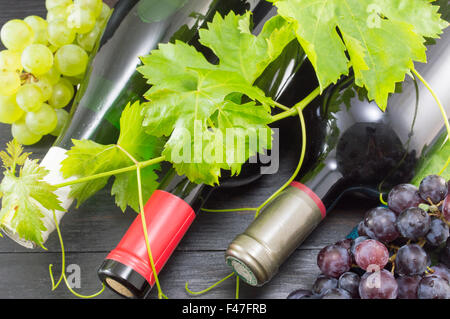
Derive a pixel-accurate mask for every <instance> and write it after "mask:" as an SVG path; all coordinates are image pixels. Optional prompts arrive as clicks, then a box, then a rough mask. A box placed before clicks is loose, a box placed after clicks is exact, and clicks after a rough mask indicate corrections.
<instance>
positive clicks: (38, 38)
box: [23, 16, 48, 45]
mask: <svg viewBox="0 0 450 319" xmlns="http://www.w3.org/2000/svg"><path fill="white" fill-rule="evenodd" d="M23 21H25V23H26V24H28V25H29V26H30V27H31V29H33V32H34V40H33V43H38V44H45V45H47V43H48V33H47V27H48V23H47V21H45V20H44V19H42V18H41V17H38V16H28V17H26V18H25V19H23Z"/></svg>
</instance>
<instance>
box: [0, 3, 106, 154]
mask: <svg viewBox="0 0 450 319" xmlns="http://www.w3.org/2000/svg"><path fill="white" fill-rule="evenodd" d="M45 5H46V8H47V11H48V12H47V18H46V20H44V19H43V18H41V17H38V16H34V15H33V16H29V17H26V18H25V19H23V20H19V19H14V20H10V21H8V22H7V23H5V24H4V25H3V27H2V28H1V31H0V39H1V41H2V43H3V45H4V46H5V47H6V50H3V51H0V122H2V123H7V124H12V126H11V131H12V135H13V137H14V138H15V139H16V140H17V141H18V142H19V143H21V144H24V145H31V144H35V143H37V142H39V141H40V140H41V138H42V137H43V136H44V135H47V134H51V135H55V136H57V135H59V133H60V131H61V130H62V128H63V126H64V124H65V122H66V121H67V119H68V117H69V114H68V112H67V111H66V110H64V108H65V107H66V106H67V105H68V104H69V102H70V101H71V100H72V98H73V95H74V92H75V88H74V86H77V85H78V84H79V83H80V82H81V80H82V79H83V77H84V73H85V71H86V67H87V64H88V60H89V53H90V52H91V51H92V50H93V49H94V47H95V44H96V42H97V40H98V38H99V36H100V34H101V31H102V29H103V26H104V25H105V22H106V20H107V18H108V17H109V14H110V8H109V7H108V6H107V5H106V4H104V3H103V1H102V0H46V2H45Z"/></svg>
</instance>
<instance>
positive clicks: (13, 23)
mask: <svg viewBox="0 0 450 319" xmlns="http://www.w3.org/2000/svg"><path fill="white" fill-rule="evenodd" d="M0 38H1V40H2V42H3V44H4V45H5V47H7V48H8V49H10V50H13V51H22V50H23V49H24V48H25V47H27V46H29V45H30V44H32V43H33V40H34V32H33V29H32V28H31V27H30V26H29V25H28V24H26V23H25V22H24V21H22V20H18V19H14V20H10V21H8V22H6V23H5V24H4V25H3V27H2V29H1V31H0Z"/></svg>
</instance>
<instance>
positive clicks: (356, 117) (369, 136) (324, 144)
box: [226, 32, 450, 286]
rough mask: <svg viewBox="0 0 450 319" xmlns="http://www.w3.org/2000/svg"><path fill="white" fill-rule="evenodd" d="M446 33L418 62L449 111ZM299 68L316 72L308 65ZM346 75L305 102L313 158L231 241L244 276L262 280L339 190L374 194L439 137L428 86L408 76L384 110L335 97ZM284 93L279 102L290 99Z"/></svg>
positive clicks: (397, 179)
mask: <svg viewBox="0 0 450 319" xmlns="http://www.w3.org/2000/svg"><path fill="white" fill-rule="evenodd" d="M449 39H450V32H447V33H445V34H444V35H443V36H442V39H441V40H439V41H438V43H437V44H436V45H434V46H431V47H430V49H429V51H430V52H429V55H428V59H429V62H428V64H427V65H421V66H419V67H418V69H419V72H421V73H422V75H423V76H424V77H425V78H427V79H429V82H430V83H431V86H432V87H434V88H435V89H436V91H437V94H438V95H439V96H440V97H441V99H442V100H443V103H444V105H445V106H446V110H447V112H448V111H450V93H449V90H448V89H446V88H445V85H443V79H445V78H446V75H447V74H448V72H449V71H450V42H449V41H448V40H449ZM308 64H309V63H308ZM304 65H306V64H304ZM304 72H306V73H307V74H309V78H310V79H314V78H315V77H314V71H313V69H312V67H311V65H309V71H308V70H306V68H305V70H304ZM303 79H304V77H303V76H301V77H300V78H299V79H298V80H297V78H294V79H293V81H292V82H291V83H290V85H291V86H293V87H301V86H302V85H304V84H305V82H304V80H303ZM351 81H352V79H351V78H350V79H345V80H343V81H342V82H341V83H339V84H338V85H336V86H334V87H331V88H330V89H328V90H327V91H326V92H324V94H323V95H322V96H320V97H319V98H317V99H316V100H315V101H313V103H312V104H311V105H309V106H308V107H307V108H306V109H305V118H306V125H307V134H308V135H309V136H311V137H310V138H308V139H307V152H308V153H310V154H309V158H310V159H312V160H309V161H307V162H306V166H307V167H306V169H305V170H302V172H301V173H300V174H299V175H298V176H297V177H296V178H295V181H294V182H293V183H292V184H291V185H290V186H289V187H287V188H286V189H285V190H284V191H283V192H282V193H280V195H279V196H278V197H276V198H275V199H274V200H273V201H272V202H270V203H269V204H268V206H266V207H265V209H264V210H263V211H262V212H261V214H260V215H259V216H258V218H257V219H255V220H254V222H253V223H252V224H251V225H250V226H249V227H248V228H247V230H246V231H245V232H244V233H242V234H240V235H238V236H237V237H236V238H235V239H234V240H233V242H232V243H231V244H230V245H229V247H228V249H227V251H226V262H227V264H228V265H230V266H231V267H232V268H233V269H234V270H235V272H236V273H237V274H238V275H239V276H240V277H241V278H242V279H243V280H244V281H245V282H247V283H248V284H250V285H253V286H261V285H263V284H265V283H266V282H268V281H269V280H270V279H271V278H272V277H273V276H274V274H275V273H276V272H277V271H278V268H279V266H280V265H281V264H282V263H283V262H284V261H285V260H286V259H287V257H288V256H289V255H290V254H291V253H292V252H293V251H294V250H295V249H296V248H297V247H298V246H299V245H300V244H301V243H302V242H303V241H304V240H305V239H306V238H307V236H308V235H309V234H310V233H311V232H312V231H313V230H314V229H315V228H316V227H317V225H318V224H319V223H320V222H321V221H322V220H323V218H324V217H325V216H326V213H327V212H329V211H330V210H331V209H332V208H333V207H334V205H335V204H336V203H337V201H338V200H339V198H340V197H342V196H343V195H344V194H346V193H350V192H359V193H362V194H365V195H368V196H372V197H375V198H378V196H379V195H380V192H382V191H383V190H387V189H389V187H390V186H393V185H395V184H399V183H405V182H409V181H410V180H411V179H412V177H413V176H414V172H415V168H416V166H417V163H418V162H419V160H420V159H421V157H423V156H426V150H427V149H429V147H431V146H432V145H433V144H435V143H442V141H444V140H445V135H446V134H447V132H446V130H445V128H444V127H443V126H444V125H443V120H442V115H441V114H440V111H439V109H438V108H437V106H435V105H433V104H435V102H434V100H433V98H432V96H431V95H430V94H429V92H427V90H426V88H424V87H423V88H422V87H420V89H419V88H418V87H416V86H415V84H414V82H413V81H412V80H411V79H408V80H407V81H405V82H404V83H403V91H402V93H399V94H394V95H393V96H392V97H391V99H390V101H389V105H388V108H387V111H386V112H382V111H381V110H380V109H379V108H378V107H377V105H376V104H375V103H369V102H367V101H360V100H359V99H358V97H354V98H352V99H351V101H350V104H346V103H337V101H341V100H340V99H339V97H342V94H344V93H345V94H349V91H346V89H347V88H348V87H347V86H348V84H349V83H350V82H351ZM444 83H445V81H444ZM446 84H448V83H446ZM416 89H417V91H418V92H416ZM416 93H418V98H419V100H418V103H416V100H415V99H416ZM289 100H291V99H289ZM289 100H288V101H284V103H285V104H286V105H291V104H292V103H290V102H289ZM292 100H293V101H292V102H295V99H292ZM308 109H309V110H308ZM449 156H450V154H449Z"/></svg>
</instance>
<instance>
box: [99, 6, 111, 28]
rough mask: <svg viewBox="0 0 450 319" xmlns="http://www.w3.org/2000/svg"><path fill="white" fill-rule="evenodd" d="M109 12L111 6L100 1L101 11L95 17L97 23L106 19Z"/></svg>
mask: <svg viewBox="0 0 450 319" xmlns="http://www.w3.org/2000/svg"><path fill="white" fill-rule="evenodd" d="M110 12H111V8H110V7H109V6H108V5H107V4H106V3H104V2H102V11H101V13H100V15H99V16H98V18H97V21H98V23H99V24H102V25H103V23H104V22H105V21H106V19H108V17H109V13H110Z"/></svg>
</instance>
